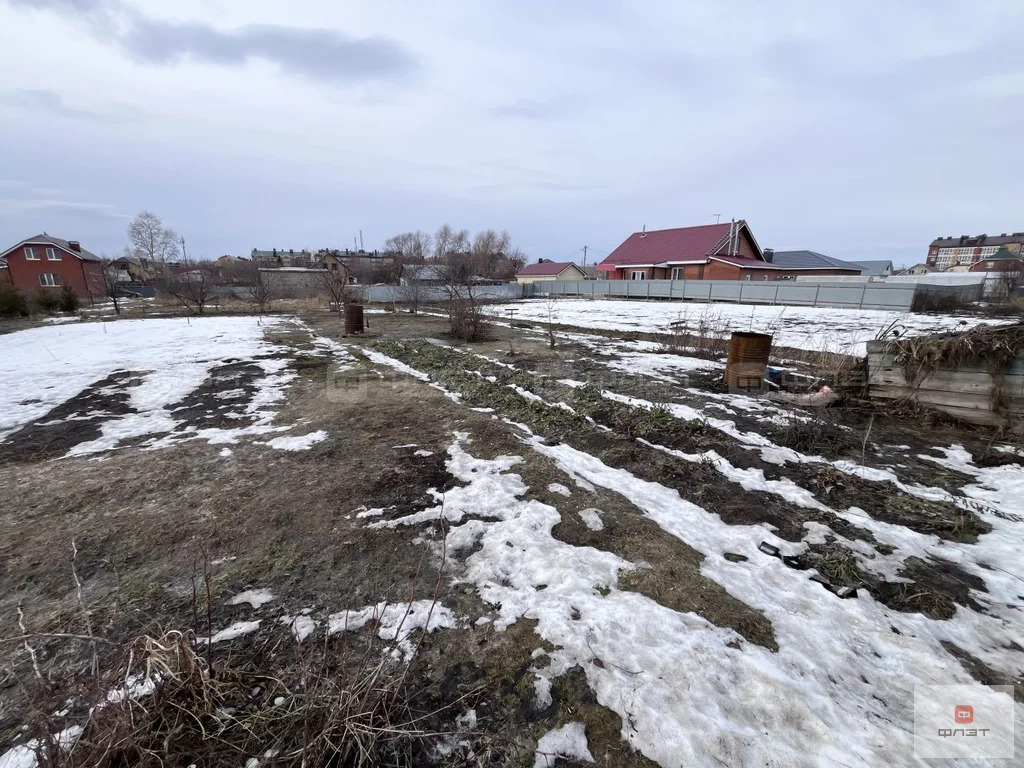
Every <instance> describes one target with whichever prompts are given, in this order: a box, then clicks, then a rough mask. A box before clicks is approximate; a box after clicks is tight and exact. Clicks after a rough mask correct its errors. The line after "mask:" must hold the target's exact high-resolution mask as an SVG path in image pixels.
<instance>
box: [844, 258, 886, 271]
mask: <svg viewBox="0 0 1024 768" xmlns="http://www.w3.org/2000/svg"><path fill="white" fill-rule="evenodd" d="M851 263H852V264H853V265H854V266H855V267H860V268H861V274H862V275H891V274H892V273H893V267H892V262H891V261H890V260H889V259H875V260H873V261H871V260H869V261H857V262H851Z"/></svg>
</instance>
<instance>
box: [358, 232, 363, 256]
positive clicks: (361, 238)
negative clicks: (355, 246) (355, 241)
mask: <svg viewBox="0 0 1024 768" xmlns="http://www.w3.org/2000/svg"><path fill="white" fill-rule="evenodd" d="M359 250H360V251H361V250H363V230H361V229H360V230H359Z"/></svg>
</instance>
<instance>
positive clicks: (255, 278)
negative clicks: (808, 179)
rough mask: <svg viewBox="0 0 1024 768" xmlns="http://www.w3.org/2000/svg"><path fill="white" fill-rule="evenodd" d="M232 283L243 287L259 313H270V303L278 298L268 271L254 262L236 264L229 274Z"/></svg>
mask: <svg viewBox="0 0 1024 768" xmlns="http://www.w3.org/2000/svg"><path fill="white" fill-rule="evenodd" d="M229 278H230V281H231V282H232V283H234V284H237V285H239V286H241V288H242V291H243V292H244V293H245V295H246V296H248V297H249V298H250V299H252V300H253V301H254V302H255V303H256V306H257V307H258V308H259V312H260V314H261V315H262V314H263V313H264V312H269V311H270V303H271V302H272V301H273V300H274V299H275V298H276V293H277V292H276V290H275V289H274V286H273V285H272V284H271V281H270V280H268V279H267V273H266V270H262V269H260V268H259V264H257V263H256V262H254V261H246V262H240V263H238V264H235V265H234V266H232V267H231V271H230V274H229Z"/></svg>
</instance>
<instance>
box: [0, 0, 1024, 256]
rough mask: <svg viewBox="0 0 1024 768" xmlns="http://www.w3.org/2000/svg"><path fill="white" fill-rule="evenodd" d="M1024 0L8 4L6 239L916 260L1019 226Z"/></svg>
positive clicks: (236, 247)
mask: <svg viewBox="0 0 1024 768" xmlns="http://www.w3.org/2000/svg"><path fill="white" fill-rule="evenodd" d="M1022 28H1024V2H1021V0H1003V1H1000V0H992V1H991V2H988V1H986V0H959V1H956V2H952V1H949V0H900V1H899V2H891V1H888V2H874V0H858V1H857V2H840V1H839V0H807V1H806V2H805V1H804V0H772V2H763V1H762V0H687V2H677V1H676V0H665V1H664V2H655V1H654V0H650V1H649V2H643V3H637V2H628V1H624V2H614V1H613V0H561V1H560V2H549V1H548V0H517V1H516V2H509V1H508V0H493V1H487V0H479V1H478V2H471V1H470V0H461V1H460V2H455V1H454V0H451V1H447V0H432V1H431V2H416V1H415V0H408V1H407V2H398V1H397V0H367V1H366V2H354V1H350V2H343V3H342V2H337V1H336V0H335V1H332V0H292V2H289V3H282V2H277V1H271V0H245V2H241V1H240V0H177V1H176V2H174V3H168V2H150V1H149V0H145V1H144V0H0V43H2V45H0V71H2V72H3V73H4V75H3V77H2V78H0V245H2V246H3V247H6V246H8V245H10V244H13V243H15V242H17V241H18V240H20V239H22V238H24V237H26V236H29V235H32V234H35V233H37V232H39V231H41V230H46V231H47V232H50V233H51V234H55V235H58V236H61V237H65V238H69V239H78V240H81V241H82V243H83V245H84V246H85V247H87V248H89V249H90V250H93V251H96V252H104V253H117V252H119V251H120V250H121V248H122V247H123V246H124V244H125V229H126V227H127V224H128V221H129V219H130V218H131V217H132V216H133V215H134V214H135V213H137V212H138V211H140V210H143V209H148V210H151V211H153V212H155V213H157V214H158V215H159V216H161V217H162V218H163V219H164V221H165V222H166V223H167V224H168V225H170V226H172V227H174V228H175V229H177V230H178V231H179V232H181V233H182V234H184V235H185V237H186V238H187V240H188V243H189V246H190V250H191V251H192V252H193V253H195V254H196V255H206V256H210V257H214V256H217V255H220V254H222V253H233V254H247V253H248V252H249V250H250V249H252V248H254V247H260V248H274V247H276V248H295V249H298V248H303V247H308V248H319V247H324V246H331V247H346V246H348V247H351V246H352V244H353V237H354V236H356V235H357V234H358V232H359V230H362V231H363V236H364V240H365V243H366V246H367V248H370V249H372V248H378V247H380V246H381V245H382V244H383V241H384V240H385V239H386V238H387V237H389V236H390V235H392V234H395V233H397V232H400V231H405V230H409V229H424V230H428V231H433V230H434V229H436V228H437V226H438V225H440V224H442V223H444V222H449V223H451V224H452V225H453V226H457V227H466V228H469V229H471V230H476V229H479V228H484V227H494V228H497V229H502V228H505V229H508V230H509V231H510V232H511V233H512V236H513V238H514V240H515V242H516V243H518V244H519V245H521V246H522V247H523V248H524V249H525V250H526V252H527V253H528V254H529V255H530V257H531V258H532V259H536V258H538V257H545V258H552V259H567V258H572V257H574V256H575V257H576V258H579V257H580V256H582V254H580V253H578V251H577V249H579V248H581V247H582V246H583V245H589V246H590V253H591V256H592V259H593V258H594V257H595V256H596V257H598V258H599V257H601V256H603V255H605V254H607V253H608V252H609V251H611V250H612V249H613V248H615V246H616V245H618V244H619V242H621V241H622V240H623V239H624V238H625V237H626V236H627V235H629V233H631V232H633V231H636V230H639V229H640V228H641V226H642V225H644V224H646V225H647V227H648V228H649V229H663V228H668V227H677V226H689V225H695V224H706V223H710V222H713V221H714V220H715V219H714V216H713V214H721V217H722V219H723V220H728V219H730V218H733V217H735V218H744V219H746V220H747V221H748V222H749V223H750V225H751V227H752V229H753V232H754V234H755V236H756V237H757V239H758V241H759V242H760V244H761V245H762V247H774V248H776V249H777V250H783V249H793V248H807V249H811V250H817V251H821V252H823V253H827V254H830V255H833V256H837V257H840V258H853V259H855V258H861V259H868V258H891V259H893V260H894V261H896V262H897V264H901V263H903V264H911V263H914V262H916V261H921V260H923V257H924V255H925V251H926V248H927V244H928V242H929V241H930V240H931V239H932V238H933V237H935V236H937V235H948V234H957V235H958V234H965V233H971V234H975V233H980V232H988V233H990V234H991V233H1000V232H1005V231H1010V230H1018V231H1019V230H1024V205H1022V201H1024V194H1022V191H1021V168H1022V167H1024V166H1022V162H1021V161H1022V159H1024V157H1022V155H1024V141H1022V133H1024V130H1022V126H1024V53H1022V50H1024V48H1022V46H1021V42H1020V30H1021V29H1022Z"/></svg>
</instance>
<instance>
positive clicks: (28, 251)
mask: <svg viewBox="0 0 1024 768" xmlns="http://www.w3.org/2000/svg"><path fill="white" fill-rule="evenodd" d="M25 261H39V256H38V254H36V249H35V248H32V247H30V246H25Z"/></svg>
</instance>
